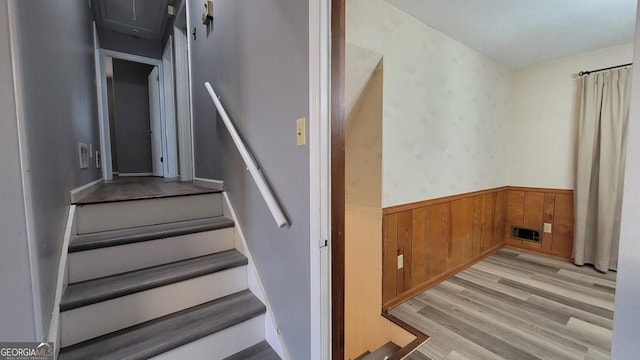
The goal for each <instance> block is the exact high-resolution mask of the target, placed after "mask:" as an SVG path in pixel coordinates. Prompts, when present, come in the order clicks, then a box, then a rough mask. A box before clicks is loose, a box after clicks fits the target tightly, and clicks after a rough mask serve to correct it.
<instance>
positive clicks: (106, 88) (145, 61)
mask: <svg viewBox="0 0 640 360" xmlns="http://www.w3.org/2000/svg"><path fill="white" fill-rule="evenodd" d="M98 53H99V66H100V67H99V71H98V79H100V81H99V86H98V91H99V93H100V94H99V97H100V98H101V100H102V101H101V104H100V107H101V109H100V111H101V116H100V132H101V137H102V141H101V145H102V146H101V151H102V154H101V157H102V167H103V177H104V179H105V180H112V179H113V177H114V175H116V176H157V177H164V178H176V177H177V176H178V174H177V169H178V166H177V159H178V154H177V144H176V126H175V114H173V112H172V113H171V114H169V112H170V111H173V110H171V109H173V108H174V107H173V102H174V101H175V100H174V95H173V86H169V89H170V90H171V93H169V92H168V90H167V85H170V84H169V82H171V85H172V82H173V76H172V73H170V74H169V75H170V76H166V74H165V71H164V67H165V65H164V62H163V60H161V59H153V58H146V57H142V56H137V55H132V54H126V53H120V52H117V51H112V50H106V49H99V50H98ZM165 62H166V61H165ZM110 78H111V79H110ZM109 84H111V86H110V85H109ZM169 105H170V106H169Z"/></svg>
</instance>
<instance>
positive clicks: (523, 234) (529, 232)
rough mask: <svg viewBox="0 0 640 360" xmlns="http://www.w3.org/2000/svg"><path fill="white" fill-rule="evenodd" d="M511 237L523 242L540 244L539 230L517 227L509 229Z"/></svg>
mask: <svg viewBox="0 0 640 360" xmlns="http://www.w3.org/2000/svg"><path fill="white" fill-rule="evenodd" d="M511 237H512V238H515V239H522V240H525V241H532V242H536V243H539V242H540V230H533V229H527V228H523V227H518V226H512V227H511Z"/></svg>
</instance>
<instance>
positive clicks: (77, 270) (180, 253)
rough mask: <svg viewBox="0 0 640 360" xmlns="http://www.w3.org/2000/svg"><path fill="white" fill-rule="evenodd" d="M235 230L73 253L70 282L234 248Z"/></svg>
mask: <svg viewBox="0 0 640 360" xmlns="http://www.w3.org/2000/svg"><path fill="white" fill-rule="evenodd" d="M233 247H234V235H233V229H232V228H227V229H219V230H213V231H205V232H200V233H194V234H188V235H180V236H174V237H169V238H164V239H158V240H152V241H143V242H139V243H133V244H127V245H120V246H112V247H106V248H101V249H95V250H88V251H80V252H75V253H71V254H69V257H68V262H69V282H70V283H74V282H79V281H85V280H90V279H96V278H99V277H103V276H109V275H114V274H118V273H123V272H127V271H132V270H138V269H143V268H147V267H151V266H155V265H161V264H166V263H170V262H174V261H179V260H184V259H189V258H193V257H197V256H202V255H207V254H213V253H215V252H219V251H224V250H229V249H233Z"/></svg>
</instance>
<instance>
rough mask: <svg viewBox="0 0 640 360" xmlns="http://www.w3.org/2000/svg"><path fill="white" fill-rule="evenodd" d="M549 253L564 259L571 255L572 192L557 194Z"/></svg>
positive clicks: (569, 257) (572, 225)
mask: <svg viewBox="0 0 640 360" xmlns="http://www.w3.org/2000/svg"><path fill="white" fill-rule="evenodd" d="M553 220H554V221H553V228H552V237H553V241H552V243H551V253H552V254H554V255H556V256H560V257H563V258H566V259H571V257H572V255H573V229H574V228H573V227H574V223H573V194H569V195H566V194H557V195H556V201H555V216H554V218H553Z"/></svg>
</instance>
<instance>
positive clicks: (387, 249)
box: [382, 214, 398, 303]
mask: <svg viewBox="0 0 640 360" xmlns="http://www.w3.org/2000/svg"><path fill="white" fill-rule="evenodd" d="M382 239H383V240H382V302H383V303H386V302H387V301H389V300H391V299H393V298H394V297H396V294H397V293H398V287H397V281H398V267H397V254H398V214H391V215H385V216H384V218H383V221H382Z"/></svg>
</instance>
